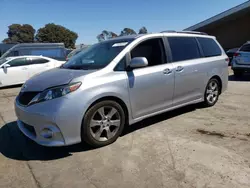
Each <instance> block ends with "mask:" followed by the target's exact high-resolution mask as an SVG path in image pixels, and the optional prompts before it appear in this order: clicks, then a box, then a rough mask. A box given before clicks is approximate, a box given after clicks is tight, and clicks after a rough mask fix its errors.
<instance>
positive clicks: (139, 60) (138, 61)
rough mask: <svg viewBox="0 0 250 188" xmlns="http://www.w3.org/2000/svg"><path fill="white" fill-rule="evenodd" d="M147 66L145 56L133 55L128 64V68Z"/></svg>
mask: <svg viewBox="0 0 250 188" xmlns="http://www.w3.org/2000/svg"><path fill="white" fill-rule="evenodd" d="M146 66H148V60H147V58H146V57H134V58H133V59H132V60H131V61H130V64H129V67H130V68H142V67H146Z"/></svg>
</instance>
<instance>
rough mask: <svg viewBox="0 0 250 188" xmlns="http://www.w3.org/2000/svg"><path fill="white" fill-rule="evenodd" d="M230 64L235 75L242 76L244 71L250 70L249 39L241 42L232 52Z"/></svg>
mask: <svg viewBox="0 0 250 188" xmlns="http://www.w3.org/2000/svg"><path fill="white" fill-rule="evenodd" d="M231 64H232V66H231V67H232V70H233V72H234V75H235V76H236V77H240V76H242V74H243V73H245V72H250V41H249V42H246V43H245V44H243V45H242V46H241V47H240V48H239V50H238V51H237V52H236V53H235V54H234V56H233V60H232V63H231Z"/></svg>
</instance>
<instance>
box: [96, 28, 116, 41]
mask: <svg viewBox="0 0 250 188" xmlns="http://www.w3.org/2000/svg"><path fill="white" fill-rule="evenodd" d="M115 37H117V34H115V33H114V32H112V31H107V30H103V31H102V33H101V34H99V35H97V37H96V38H97V40H98V41H99V42H101V41H104V40H108V39H111V38H115Z"/></svg>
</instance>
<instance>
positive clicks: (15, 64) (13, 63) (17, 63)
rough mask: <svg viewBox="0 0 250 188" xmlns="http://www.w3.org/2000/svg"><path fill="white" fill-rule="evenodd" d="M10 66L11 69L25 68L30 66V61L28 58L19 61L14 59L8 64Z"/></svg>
mask: <svg viewBox="0 0 250 188" xmlns="http://www.w3.org/2000/svg"><path fill="white" fill-rule="evenodd" d="M8 64H9V65H10V66H11V67H18V66H25V65H28V64H29V63H28V61H27V60H26V58H18V59H13V60H12V61H10V62H8Z"/></svg>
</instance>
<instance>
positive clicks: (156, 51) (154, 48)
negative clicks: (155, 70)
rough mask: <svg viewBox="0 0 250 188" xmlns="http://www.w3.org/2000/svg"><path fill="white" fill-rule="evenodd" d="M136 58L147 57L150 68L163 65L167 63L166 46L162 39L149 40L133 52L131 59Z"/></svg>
mask: <svg viewBox="0 0 250 188" xmlns="http://www.w3.org/2000/svg"><path fill="white" fill-rule="evenodd" d="M134 57H146V58H147V60H148V66H155V65H161V64H164V63H166V56H165V51H164V45H163V41H162V39H161V38H155V39H149V40H146V41H144V42H142V43H140V44H139V45H138V46H136V47H135V48H134V49H133V50H132V51H131V59H133V58H134Z"/></svg>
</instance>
